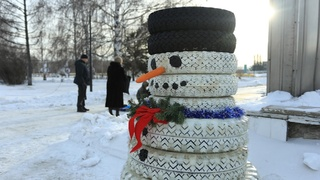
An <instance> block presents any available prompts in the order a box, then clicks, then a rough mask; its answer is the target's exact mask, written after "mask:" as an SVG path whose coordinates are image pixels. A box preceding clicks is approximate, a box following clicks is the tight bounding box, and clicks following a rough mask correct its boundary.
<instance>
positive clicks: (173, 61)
mask: <svg viewBox="0 0 320 180" xmlns="http://www.w3.org/2000/svg"><path fill="white" fill-rule="evenodd" d="M169 61H170V65H171V66H172V67H176V68H178V67H180V66H181V65H182V61H181V58H180V57H179V56H171V57H170V58H169Z"/></svg>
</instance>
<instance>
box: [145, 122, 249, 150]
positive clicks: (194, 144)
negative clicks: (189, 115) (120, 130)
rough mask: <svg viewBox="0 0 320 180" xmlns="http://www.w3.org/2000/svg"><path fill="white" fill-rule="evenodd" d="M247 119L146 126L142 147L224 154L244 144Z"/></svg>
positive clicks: (245, 143)
mask: <svg viewBox="0 0 320 180" xmlns="http://www.w3.org/2000/svg"><path fill="white" fill-rule="evenodd" d="M247 130H248V118H247V117H245V116H244V117H242V118H241V119H224V120H223V119H185V122H184V123H183V124H181V125H180V124H176V123H173V122H170V123H168V124H156V125H148V126H147V127H146V128H145V130H144V131H143V135H142V138H141V139H142V144H144V145H146V146H150V147H153V148H156V149H163V150H167V151H174V152H185V153H216V152H227V151H231V150H236V149H238V148H242V147H245V146H246V145H247V143H248V133H247Z"/></svg>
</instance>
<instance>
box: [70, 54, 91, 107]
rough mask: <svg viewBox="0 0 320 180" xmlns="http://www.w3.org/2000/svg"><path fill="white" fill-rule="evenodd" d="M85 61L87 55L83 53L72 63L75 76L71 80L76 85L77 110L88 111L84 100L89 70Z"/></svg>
mask: <svg viewBox="0 0 320 180" xmlns="http://www.w3.org/2000/svg"><path fill="white" fill-rule="evenodd" d="M86 63H88V56H87V55H85V54H82V55H81V57H80V59H79V60H77V61H76V62H75V63H74V65H75V70H76V76H75V77H74V81H73V82H74V83H75V84H77V85H78V100H77V112H86V111H89V109H87V108H85V100H86V99H87V85H89V83H90V78H89V72H88V68H87V65H86Z"/></svg>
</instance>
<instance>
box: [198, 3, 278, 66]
mask: <svg viewBox="0 0 320 180" xmlns="http://www.w3.org/2000/svg"><path fill="white" fill-rule="evenodd" d="M198 2H199V4H200V5H201V6H204V7H214V8H221V9H226V10H229V11H231V12H233V13H234V14H235V16H236V28H235V31H234V34H235V36H236V38H237V46H236V50H235V52H234V53H235V55H236V56H237V58H238V67H242V68H243V67H244V65H245V64H246V65H247V66H248V67H250V66H252V65H253V62H254V57H255V56H257V55H260V56H261V60H262V61H267V50H268V23H269V18H272V15H273V12H274V11H273V10H272V8H271V7H270V5H269V0H241V1H239V0H198Z"/></svg>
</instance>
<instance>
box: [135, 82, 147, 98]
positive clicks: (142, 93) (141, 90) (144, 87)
mask: <svg viewBox="0 0 320 180" xmlns="http://www.w3.org/2000/svg"><path fill="white" fill-rule="evenodd" d="M148 85H149V83H148V82H143V83H142V85H141V87H140V88H139V90H138V91H137V94H136V96H137V99H138V101H139V102H141V101H142V100H143V99H144V98H146V97H149V96H150V91H149V90H148V89H147V87H148Z"/></svg>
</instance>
